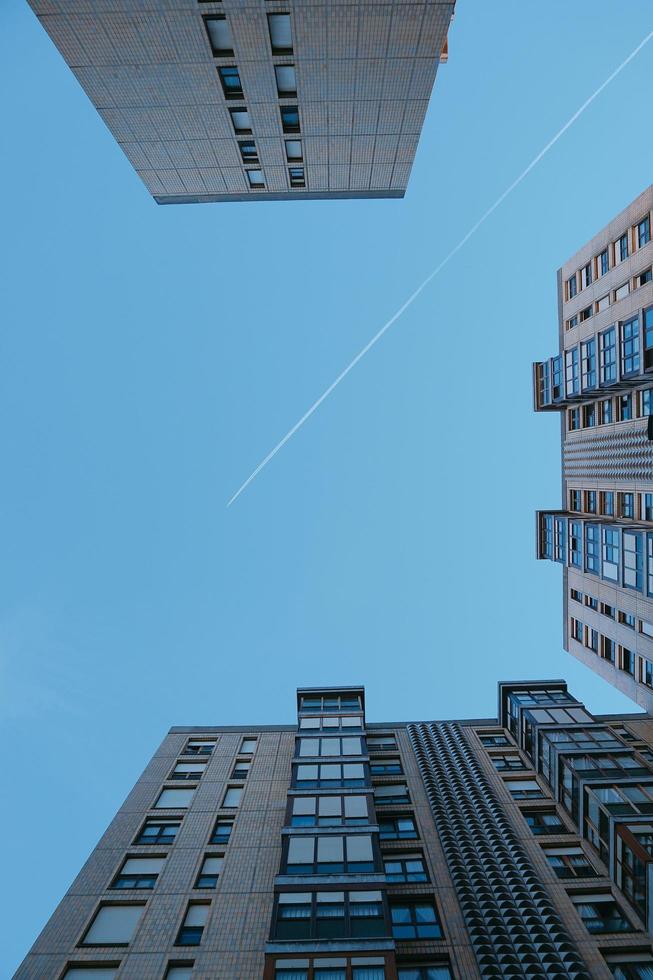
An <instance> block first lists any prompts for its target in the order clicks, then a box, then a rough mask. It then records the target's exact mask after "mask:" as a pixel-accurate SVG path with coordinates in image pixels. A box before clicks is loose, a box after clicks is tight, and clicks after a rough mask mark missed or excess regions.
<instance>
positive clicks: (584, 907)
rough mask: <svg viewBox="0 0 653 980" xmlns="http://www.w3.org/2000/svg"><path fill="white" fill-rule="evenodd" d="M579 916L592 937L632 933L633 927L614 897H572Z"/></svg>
mask: <svg viewBox="0 0 653 980" xmlns="http://www.w3.org/2000/svg"><path fill="white" fill-rule="evenodd" d="M571 900H572V902H573V903H574V905H575V906H576V909H577V911H578V914H579V915H580V917H581V919H582V920H583V922H584V923H585V926H586V928H587V931H588V932H591V933H592V935H603V934H605V933H611V932H631V931H632V929H633V927H632V926H631V924H630V922H629V921H628V919H626V917H625V916H624V915H623V913H622V911H621V909H620V908H619V906H618V905H617V903H616V902H615V900H614V899H613V897H612V895H608V894H598V895H572V896H571Z"/></svg>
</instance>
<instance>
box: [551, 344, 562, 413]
mask: <svg viewBox="0 0 653 980" xmlns="http://www.w3.org/2000/svg"><path fill="white" fill-rule="evenodd" d="M551 387H552V392H553V400H554V401H558V400H559V399H560V398H562V395H563V391H562V356H561V355H560V354H558V355H557V356H556V357H553V358H552V359H551Z"/></svg>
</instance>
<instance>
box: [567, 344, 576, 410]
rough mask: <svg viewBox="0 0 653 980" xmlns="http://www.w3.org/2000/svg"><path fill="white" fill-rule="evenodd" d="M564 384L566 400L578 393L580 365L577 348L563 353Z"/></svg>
mask: <svg viewBox="0 0 653 980" xmlns="http://www.w3.org/2000/svg"><path fill="white" fill-rule="evenodd" d="M565 384H566V390H567V397H568V398H569V397H570V396H572V395H578V394H579V393H580V363H579V359H578V348H577V347H572V348H571V350H568V351H565Z"/></svg>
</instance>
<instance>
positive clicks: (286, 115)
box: [280, 106, 300, 133]
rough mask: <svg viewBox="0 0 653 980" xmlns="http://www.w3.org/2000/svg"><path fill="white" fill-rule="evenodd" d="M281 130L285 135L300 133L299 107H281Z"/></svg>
mask: <svg viewBox="0 0 653 980" xmlns="http://www.w3.org/2000/svg"><path fill="white" fill-rule="evenodd" d="M280 112H281V128H282V129H283V131H284V133H298V132H299V131H300V130H299V109H298V108H297V106H281V109H280Z"/></svg>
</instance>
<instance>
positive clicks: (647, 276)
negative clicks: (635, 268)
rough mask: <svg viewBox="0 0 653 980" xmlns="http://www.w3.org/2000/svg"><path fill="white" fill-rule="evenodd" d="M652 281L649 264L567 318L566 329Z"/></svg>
mask: <svg viewBox="0 0 653 980" xmlns="http://www.w3.org/2000/svg"><path fill="white" fill-rule="evenodd" d="M651 281H653V268H651V266H650V265H649V266H648V267H647V268H646V269H642V270H641V272H638V273H637V274H636V275H634V276H631V278H630V279H626V281H625V282H622V283H621V285H619V286H617V287H616V288H615V289H611V290H610V292H608V293H605V295H604V296H600V297H599V299H597V300H594V301H593V302H591V303H590V304H589V306H586V307H584V308H583V309H582V310H580V311H579V312H578V313H574V315H573V316H570V317H569V318H568V319H567V320H565V329H566V330H572V329H573V328H574V327H577V326H578V324H579V323H584V321H585V320H589V319H590V317H592V316H595V315H596V314H597V313H602V312H603V310H607V308H608V307H609V306H611V305H612V304H613V303H618V302H619V301H620V300H622V299H625V298H626V296H629V295H630V293H631V292H634V290H636V289H641V287H642V286H645V285H646V284H647V283H649V282H651Z"/></svg>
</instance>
